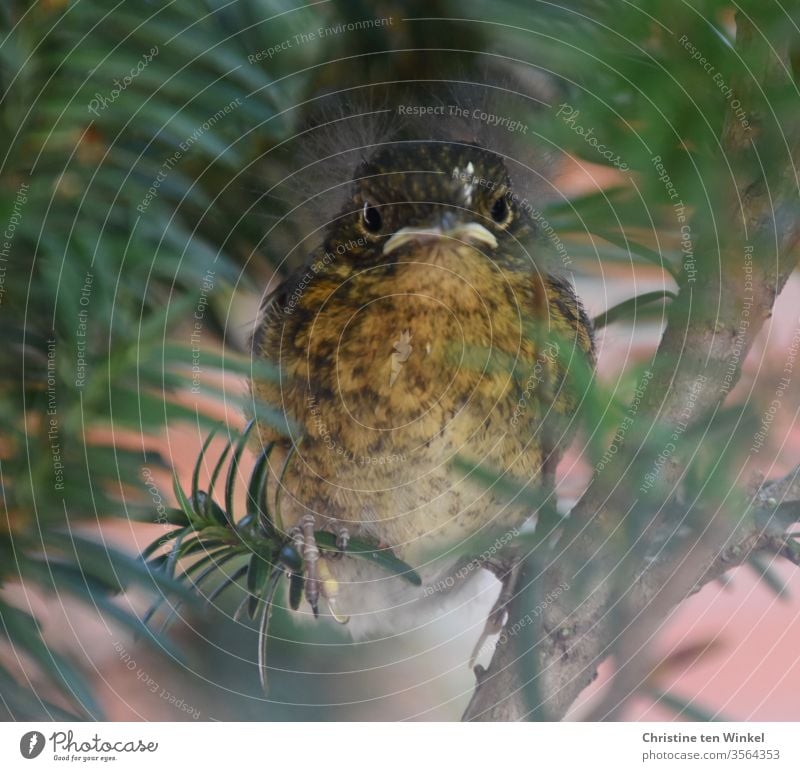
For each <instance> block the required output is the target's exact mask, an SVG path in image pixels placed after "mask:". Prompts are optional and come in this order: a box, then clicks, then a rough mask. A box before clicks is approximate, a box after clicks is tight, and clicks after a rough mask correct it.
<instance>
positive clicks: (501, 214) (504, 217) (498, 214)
mask: <svg viewBox="0 0 800 771" xmlns="http://www.w3.org/2000/svg"><path fill="white" fill-rule="evenodd" d="M489 213H490V214H491V215H492V219H493V220H494V221H495V222H496V223H497V224H498V225H505V223H506V222H507V221H508V215H509V210H508V201H506V197H505V196H500V198H498V199H496V200H495V202H494V203H493V204H492V208H491V210H490V211H489Z"/></svg>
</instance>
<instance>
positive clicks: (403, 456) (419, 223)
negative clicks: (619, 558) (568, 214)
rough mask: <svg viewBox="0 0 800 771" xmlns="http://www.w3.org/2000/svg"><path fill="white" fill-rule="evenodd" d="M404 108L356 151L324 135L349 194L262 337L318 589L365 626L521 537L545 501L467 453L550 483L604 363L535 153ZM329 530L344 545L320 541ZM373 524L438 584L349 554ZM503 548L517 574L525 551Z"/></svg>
mask: <svg viewBox="0 0 800 771" xmlns="http://www.w3.org/2000/svg"><path fill="white" fill-rule="evenodd" d="M351 112H355V111H351ZM429 112H431V111H429ZM398 124H399V122H398V121H396V122H395V125H394V126H393V127H392V129H391V130H390V131H388V132H386V133H385V135H382V136H379V137H377V138H376V137H372V138H371V139H370V140H369V141H363V140H362V139H358V140H353V139H351V140H345V141H348V142H350V144H351V147H349V148H348V151H349V152H343V153H329V154H327V155H326V156H325V153H324V152H323V151H322V150H319V149H317V156H318V158H322V157H323V156H325V157H327V158H330V157H334V156H336V157H337V159H338V161H339V162H340V165H341V170H340V171H339V172H337V174H339V175H340V176H341V178H335V177H326V178H325V179H323V180H317V182H316V183H315V185H316V191H317V192H318V191H321V190H322V189H323V188H326V189H330V190H333V189H335V190H336V191H337V195H338V197H337V198H336V204H335V205H336V209H335V211H333V212H332V213H331V214H330V215H323V214H322V213H321V212H317V214H316V216H317V217H318V222H317V228H316V229H317V231H318V232H319V238H318V241H317V243H316V244H315V245H314V246H313V248H311V249H310V251H309V252H308V255H307V258H306V259H305V260H304V261H303V262H302V264H300V265H298V266H297V267H296V268H294V269H293V270H292V271H291V273H290V275H288V276H287V277H286V278H285V279H284V280H283V282H282V283H281V284H280V285H279V286H278V287H277V288H275V289H272V290H271V291H270V292H269V293H267V294H266V296H265V298H264V300H263V303H262V307H261V313H260V314H259V317H258V319H257V320H256V322H255V332H254V334H253V338H252V346H253V348H252V350H253V356H254V357H256V358H257V359H259V360H261V361H265V362H268V363H270V364H272V365H274V367H275V370H276V371H277V372H278V373H279V374H278V376H277V377H275V378H263V377H256V378H254V379H253V382H252V383H251V388H252V392H253V398H254V399H257V400H259V401H261V402H264V403H267V404H271V405H277V406H279V408H280V410H281V412H282V413H283V414H284V415H285V417H286V426H284V427H283V428H279V427H276V426H275V425H274V424H273V423H268V422H266V421H261V422H259V424H258V434H259V439H260V441H261V442H262V443H263V444H265V445H266V444H267V443H273V444H274V446H275V449H276V452H275V453H274V458H273V459H271V464H272V471H271V474H272V476H273V482H274V484H275V485H276V486H278V487H279V488H280V495H281V501H282V502H281V523H282V527H284V528H285V530H286V532H287V533H290V534H292V536H293V537H294V539H295V542H296V543H297V546H298V549H299V550H300V552H301V553H302V555H303V557H304V561H305V570H306V581H305V598H306V601H307V608H310V609H311V610H312V611H313V614H314V615H317V614H320V615H323V616H330V617H332V618H333V619H335V620H337V621H339V622H341V623H345V624H346V625H347V627H348V628H349V629H350V631H351V634H352V635H353V637H354V639H369V638H375V637H377V636H381V635H391V634H395V633H398V632H399V631H402V630H406V629H410V628H418V627H419V626H421V625H424V624H425V623H427V622H428V621H429V620H431V619H435V618H437V617H439V616H440V615H441V614H442V613H446V612H447V610H448V608H453V607H456V606H460V605H463V604H465V603H467V604H468V603H469V602H470V601H471V598H472V596H473V595H474V593H475V591H476V590H475V588H474V585H475V584H476V582H475V580H474V579H475V577H476V575H477V574H478V573H481V572H482V569H483V568H484V567H486V568H488V569H491V570H493V571H496V570H497V568H498V561H497V560H494V559H485V560H482V561H476V560H475V559H474V557H475V553H471V552H470V549H474V550H479V548H480V547H479V546H475V544H480V543H485V542H488V541H491V539H492V538H494V539H495V543H498V542H502V543H506V541H511V540H513V538H514V535H513V534H517V533H519V532H520V529H521V528H523V527H526V526H527V525H526V523H529V522H530V519H531V515H532V513H534V512H532V511H531V510H530V505H529V503H525V502H524V501H522V500H521V499H520V498H519V497H517V499H514V496H511V499H510V498H509V496H508V494H506V493H504V492H502V491H500V490H495V489H487V486H486V485H485V484H482V483H480V482H478V481H476V480H475V479H473V477H472V476H471V475H469V474H467V473H465V470H464V468H465V466H464V463H466V464H467V465H468V466H469V465H470V464H472V465H473V466H475V467H485V468H488V469H493V470H495V471H496V472H497V473H499V474H502V475H503V477H504V478H505V479H508V480H513V481H515V483H518V484H519V485H520V487H529V486H533V487H541V488H544V487H545V486H546V485H548V484H550V485H552V481H553V474H554V469H555V466H556V465H557V463H558V460H559V458H560V457H561V455H562V454H563V451H564V448H565V447H566V446H567V445H568V444H569V442H570V441H571V439H572V437H573V435H574V433H575V425H576V412H577V410H578V407H579V403H580V399H581V394H582V389H583V388H584V387H585V386H584V385H583V384H582V380H581V373H585V372H591V371H592V369H593V367H594V363H595V342H594V337H593V332H592V325H591V322H590V320H589V318H588V316H587V314H586V312H585V310H584V308H583V305H582V304H581V302H580V300H579V299H578V297H577V295H576V292H575V290H574V288H573V286H572V284H571V282H570V281H569V279H568V278H567V277H565V276H564V275H562V273H561V272H560V271H559V270H557V268H556V267H555V266H554V265H553V259H552V254H551V252H552V249H551V247H550V244H549V241H548V237H547V236H546V235H545V234H544V232H543V228H542V227H541V225H542V215H541V211H540V209H539V208H537V201H536V200H531V198H530V197H529V196H528V194H527V188H526V172H525V168H528V165H527V164H526V162H525V161H524V160H523V161H520V160H519V158H517V157H512V156H509V155H508V154H507V153H505V152H503V151H501V150H500V149H499V148H498V147H496V146H492V145H491V143H490V142H489V141H487V140H486V139H485V138H482V137H481V135H480V132H478V131H474V130H472V129H471V128H469V127H468V128H466V129H465V128H464V126H463V122H462V123H460V124H459V126H460V128H458V129H455V130H454V129H452V128H451V129H447V130H443V129H442V128H441V127H436V126H433V124H432V122H430V121H416V122H415V121H411V122H406V123H405V124H403V125H398ZM432 126H433V127H432ZM337 130H338V127H337ZM344 156H347V158H349V160H346V161H343V160H342V159H343V158H344ZM512 171H513V173H512ZM310 198H311V199H313V198H314V193H312V194H311V196H310ZM539 203H540V202H539ZM311 208H312V211H316V210H315V208H314V204H313V200H312V205H311ZM457 461H461V462H457ZM319 531H329V532H330V533H332V534H333V535H334V536H335V538H336V543H337V546H338V547H339V551H338V552H336V553H331V552H328V551H325V552H322V553H321V552H320V550H319V549H318V547H317V545H316V543H315V532H319ZM355 537H358V538H361V539H365V540H368V541H371V542H373V543H376V544H378V545H379V546H380V547H381V548H383V549H387V550H390V551H391V553H392V554H393V555H395V556H396V557H398V558H399V559H401V560H403V561H404V562H405V563H407V564H408V565H410V566H411V567H412V568H413V569H414V570H415V571H416V573H417V574H418V575H419V576H420V585H418V586H416V585H412V584H411V583H410V582H408V581H405V580H403V578H402V577H399V576H395V575H389V574H387V573H386V571H384V570H382V569H381V568H380V567H378V566H376V565H372V564H370V563H369V562H366V561H364V560H359V559H356V558H354V557H351V556H348V554H347V545H348V542H349V540H350V539H352V538H355ZM499 564H500V570H501V573H499V574H498V575H503V576H508V575H509V573H510V566H511V565H513V560H512V561H510V562H502V561H500V563H499ZM471 586H473V588H470V587H471ZM501 595H502V593H501ZM500 601H501V599H500V598H498V602H500ZM500 610H502V608H501V609H500ZM493 615H494V617H495V618H494V621H493V624H494V628H493V631H497V626H498V621H497V619H498V618H499V617H500V616H498V611H497V609H495V611H493ZM487 623H488V622H487ZM500 623H502V622H500Z"/></svg>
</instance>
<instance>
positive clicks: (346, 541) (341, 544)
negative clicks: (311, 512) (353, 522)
mask: <svg viewBox="0 0 800 771" xmlns="http://www.w3.org/2000/svg"><path fill="white" fill-rule="evenodd" d="M349 545H350V531H349V530H348V529H347V528H346V527H345V526H344V525H339V526H337V528H336V558H337V559H341V558H342V557H343V556H344V553H345V552H346V551H347V547H348V546H349Z"/></svg>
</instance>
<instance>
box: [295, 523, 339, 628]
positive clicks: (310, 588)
mask: <svg viewBox="0 0 800 771" xmlns="http://www.w3.org/2000/svg"><path fill="white" fill-rule="evenodd" d="M315 524H316V522H315V520H314V516H313V515H312V514H306V515H305V516H304V517H303V518H302V519H301V520H300V524H299V525H297V526H296V527H294V528H292V530H291V531H290V533H289V535H290V536H291V538H292V540H293V542H294V547H295V549H297V551H298V553H299V554H301V555H302V557H303V563H304V565H305V589H304V592H305V598H306V600H307V602H308V604H309V605H310V606H311V611H312V613H313V614H314V617H315V618H318V617H319V599H320V596H324V597H325V599H326V600H327V601H328V606H329V608H330V611H331V615H332V616H333V618H334V619H335V620H336V621H338V622H339V623H340V624H346V623H347V622H348V621H349V620H350V619H349V616H345V615H342V614H341V613H339V611H338V609H337V606H336V595H337V594H338V588H339V585H338V582H337V581H336V579H335V578H334V577H333V575H332V574H331V571H330V569H329V567H328V565H327V564H326V562H325V560H323V559H320V551H319V547H318V546H317V539H316V536H315V534H314V531H315ZM349 541H350V534H349V532H348V530H347V528H346V527H344V526H342V527H340V528H339V529H338V531H337V535H336V548H337V549H338V552H336V553H335V556H336V557H341V556H342V554H343V553H344V550H345V549H346V548H347V545H348V543H349ZM331 556H334V555H331Z"/></svg>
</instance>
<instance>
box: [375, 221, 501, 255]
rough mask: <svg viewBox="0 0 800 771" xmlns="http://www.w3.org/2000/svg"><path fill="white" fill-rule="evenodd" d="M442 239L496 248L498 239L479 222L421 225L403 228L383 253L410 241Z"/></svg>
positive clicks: (385, 245)
mask: <svg viewBox="0 0 800 771" xmlns="http://www.w3.org/2000/svg"><path fill="white" fill-rule="evenodd" d="M440 239H448V240H452V241H453V242H454V245H456V244H459V243H461V244H469V245H471V246H488V247H489V248H490V249H494V248H495V247H496V246H497V239H496V238H495V237H494V235H493V234H492V233H491V232H490V231H489V230H487V229H486V228H485V227H484V226H483V225H479V224H478V223H477V222H467V223H464V224H457V225H455V226H453V227H450V228H447V229H445V228H443V227H420V228H411V227H409V228H401V229H400V230H398V231H397V232H396V233H395V234H394V235H393V236H392V237H391V238H390V239H389V240H388V241H387V242H386V243H385V244H384V245H383V253H384V254H385V255H386V254H390V253H391V252H393V251H394V250H395V249H399V248H400V247H401V246H405V244H409V243H412V242H414V243H417V244H430V243H432V242H435V241H439V240H440Z"/></svg>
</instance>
